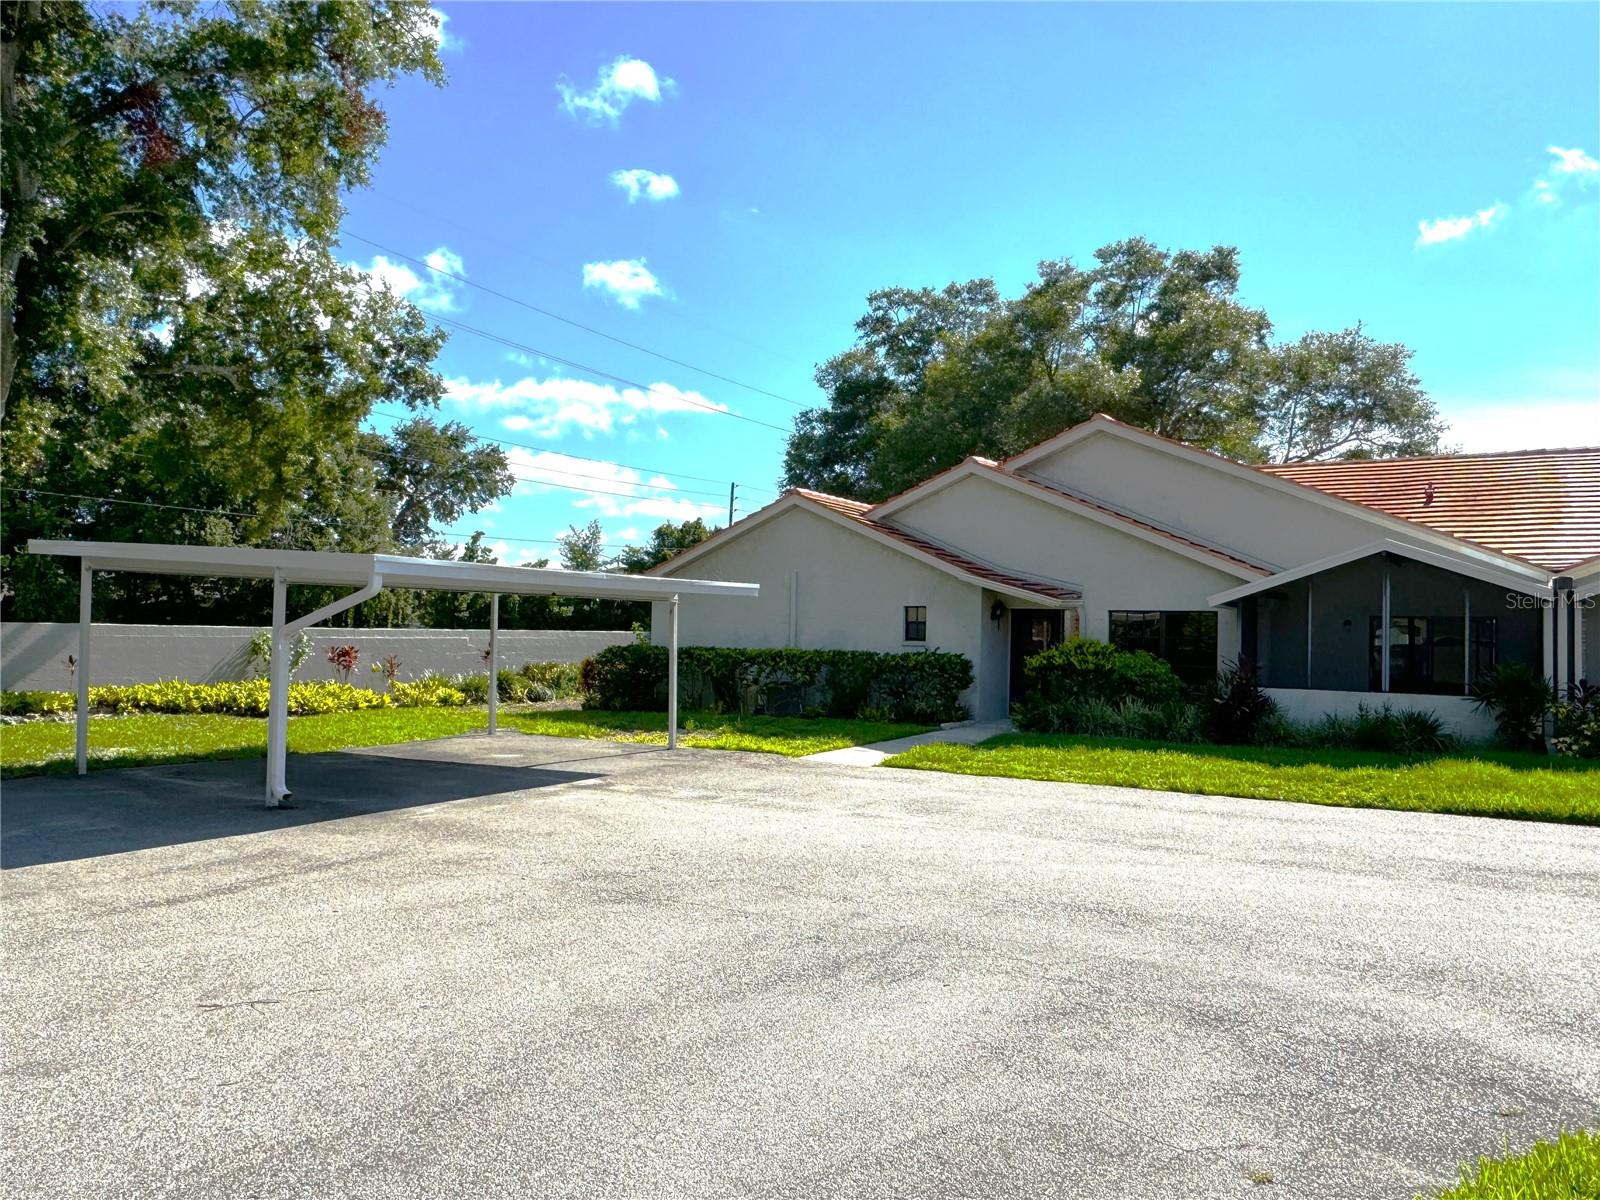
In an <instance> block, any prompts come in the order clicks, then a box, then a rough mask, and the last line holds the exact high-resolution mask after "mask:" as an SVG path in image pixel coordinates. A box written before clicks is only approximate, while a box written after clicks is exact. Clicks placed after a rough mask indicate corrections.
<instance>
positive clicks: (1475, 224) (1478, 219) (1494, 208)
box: [1417, 204, 1511, 246]
mask: <svg viewBox="0 0 1600 1200" xmlns="http://www.w3.org/2000/svg"><path fill="white" fill-rule="evenodd" d="M1510 211H1511V210H1510V209H1508V208H1507V207H1506V206H1505V205H1504V204H1494V205H1491V206H1490V207H1488V208H1480V209H1479V210H1478V211H1477V212H1475V213H1473V214H1472V215H1471V216H1470V217H1440V218H1439V219H1438V220H1437V221H1418V222H1417V245H1419V246H1437V245H1438V244H1439V243H1441V242H1453V241H1456V240H1457V239H1458V238H1464V237H1466V236H1467V234H1469V233H1471V232H1472V231H1473V230H1474V229H1487V228H1489V227H1490V226H1491V225H1494V224H1497V223H1498V222H1500V221H1502V220H1504V219H1505V216H1506V214H1507V213H1508V212H1510Z"/></svg>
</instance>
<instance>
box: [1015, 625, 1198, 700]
mask: <svg viewBox="0 0 1600 1200" xmlns="http://www.w3.org/2000/svg"><path fill="white" fill-rule="evenodd" d="M1023 670H1024V672H1025V673H1026V674H1027V678H1028V694H1029V695H1030V696H1037V697H1039V698H1040V699H1041V700H1042V701H1044V702H1054V703H1060V702H1063V701H1068V700H1103V701H1105V702H1106V703H1108V704H1114V703H1116V702H1117V701H1119V700H1123V699H1133V700H1140V701H1143V702H1145V703H1147V704H1165V703H1168V702H1169V701H1173V700H1177V699H1179V698H1180V697H1181V696H1182V695H1183V682H1182V681H1181V680H1180V679H1179V678H1178V677H1177V675H1175V674H1173V671H1172V667H1171V666H1169V665H1168V664H1167V663H1166V662H1165V661H1163V660H1162V659H1159V658H1157V657H1155V655H1153V654H1148V653H1146V652H1145V651H1143V650H1119V649H1117V648H1116V647H1115V646H1112V645H1109V644H1108V643H1106V642H1097V641H1094V640H1093V639H1092V638H1081V637H1075V638H1068V639H1067V640H1066V641H1064V642H1062V643H1061V644H1060V645H1059V646H1054V647H1052V648H1050V649H1049V650H1046V651H1044V652H1043V653H1042V654H1035V655H1034V656H1033V657H1032V658H1029V659H1028V660H1027V661H1026V662H1024V663H1023Z"/></svg>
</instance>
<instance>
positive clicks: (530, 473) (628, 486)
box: [506, 447, 721, 541]
mask: <svg viewBox="0 0 1600 1200" xmlns="http://www.w3.org/2000/svg"><path fill="white" fill-rule="evenodd" d="M506 457H507V459H508V460H509V462H510V466H511V473H512V474H513V475H515V476H517V484H516V490H517V491H518V492H519V493H522V494H524V495H542V494H548V493H550V492H552V491H562V492H567V493H570V494H571V495H572V496H573V497H574V498H573V500H572V505H573V507H574V508H578V509H582V510H584V511H585V512H586V513H591V512H592V513H594V514H596V515H598V516H602V517H607V518H612V519H618V518H621V519H626V518H628V517H634V516H644V517H657V518H662V519H670V520H676V521H684V520H688V519H689V518H691V517H698V516H706V515H708V514H709V513H711V512H712V511H720V508H721V506H720V505H719V504H714V503H711V502H709V501H702V500H689V499H687V498H685V497H682V496H674V495H673V494H672V493H673V492H674V491H676V487H675V485H674V484H673V483H672V481H671V480H670V479H667V478H666V477H665V476H662V475H657V476H655V477H654V478H652V479H650V480H648V481H646V480H644V479H642V478H641V477H640V475H639V472H638V471H635V470H634V469H633V468H632V467H624V466H621V465H620V464H618V463H608V462H596V461H594V460H592V459H587V458H572V457H570V456H569V455H565V454H558V453H556V452H555V451H552V450H541V451H539V452H538V453H532V452H530V451H527V450H523V449H520V448H517V447H512V448H511V449H510V450H508V451H507V453H506ZM638 533H639V531H638V530H637V529H628V530H623V531H622V532H620V533H618V534H616V535H614V537H613V538H612V539H611V540H613V541H614V540H617V539H621V540H625V541H626V540H631V539H633V538H636V537H638Z"/></svg>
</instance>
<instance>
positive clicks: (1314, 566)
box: [1206, 538, 1550, 607]
mask: <svg viewBox="0 0 1600 1200" xmlns="http://www.w3.org/2000/svg"><path fill="white" fill-rule="evenodd" d="M1385 553H1387V554H1396V555H1399V556H1400V557H1401V558H1409V559H1412V560H1413V561H1416V562H1421V563H1427V564H1428V565H1430V566H1435V567H1441V568H1443V569H1444V570H1447V571H1452V572H1454V573H1455V574H1457V575H1466V576H1468V577H1469V578H1472V579H1477V580H1481V581H1482V582H1484V583H1492V584H1495V585H1497V586H1499V587H1505V588H1510V589H1511V590H1512V591H1517V592H1522V593H1524V594H1526V595H1530V596H1535V595H1539V594H1541V593H1543V592H1545V591H1548V590H1549V587H1550V579H1549V576H1545V577H1544V578H1543V579H1537V580H1535V579H1528V578H1525V577H1524V576H1522V575H1514V574H1512V573H1510V572H1507V571H1502V570H1497V569H1495V568H1494V567H1492V566H1487V565H1485V564H1483V563H1479V562H1476V561H1474V560H1473V559H1471V558H1468V557H1466V556H1464V555H1460V554H1456V555H1450V554H1440V553H1438V552H1436V551H1434V550H1430V549H1427V548H1425V547H1422V546H1413V545H1409V544H1408V543H1406V542H1397V541H1395V540H1393V539H1392V538H1385V539H1384V540H1383V541H1380V542H1369V543H1367V544H1366V545H1364V546H1357V547H1355V548H1354V549H1351V550H1341V551H1340V552H1339V553H1337V554H1330V555H1328V556H1327V557H1326V558H1319V559H1317V560H1316V561H1315V562H1309V563H1303V564H1301V565H1300V566H1298V567H1291V568H1290V569H1289V570H1287V571H1279V572H1278V573H1277V574H1276V575H1269V576H1267V577H1266V578H1265V579H1257V580H1254V581H1252V582H1250V583H1246V584H1243V585H1241V586H1239V587H1236V588H1229V589H1228V590H1227V591H1223V592H1217V593H1215V594H1214V595H1211V596H1207V597H1206V603H1207V604H1210V605H1212V606H1213V607H1219V606H1221V605H1224V604H1232V603H1233V602H1234V601H1236V600H1243V599H1245V598H1246V597H1248V596H1254V595H1257V594H1259V593H1261V592H1265V591H1270V590H1271V589H1272V588H1274V587H1278V586H1281V585H1283V584H1286V583H1294V582H1296V581H1297V580H1301V579H1307V578H1309V577H1311V576H1313V575H1320V574H1322V573H1323V572H1324V571H1331V570H1333V569H1334V568H1335V567H1342V566H1344V565H1345V564H1346V563H1352V562H1356V561H1357V560H1359V559H1363V558H1370V557H1372V556H1373V555H1374V554H1385Z"/></svg>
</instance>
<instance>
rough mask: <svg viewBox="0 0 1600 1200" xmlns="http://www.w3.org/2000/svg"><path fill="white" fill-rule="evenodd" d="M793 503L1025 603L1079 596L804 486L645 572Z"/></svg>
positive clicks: (692, 554)
mask: <svg viewBox="0 0 1600 1200" xmlns="http://www.w3.org/2000/svg"><path fill="white" fill-rule="evenodd" d="M795 507H804V508H806V509H807V510H808V511H810V512H813V513H817V514H819V515H823V516H826V517H828V518H829V519H831V520H835V521H839V522H841V523H843V524H845V525H847V526H849V527H850V528H852V529H855V530H857V531H859V532H861V533H863V534H865V535H866V536H868V537H870V538H872V539H873V540H874V541H877V542H879V543H880V544H882V545H886V546H889V547H891V548H892V549H896V550H899V551H901V552H902V553H904V554H908V555H910V556H911V557H913V558H916V559H919V560H921V561H922V562H925V563H927V564H928V565H929V566H931V567H934V568H935V569H937V570H941V571H944V572H945V573H946V574H949V575H954V576H956V577H957V578H958V579H963V580H965V581H966V582H968V583H975V584H978V585H979V586H981V587H986V588H989V589H991V590H993V591H997V592H1002V593H1004V594H1006V595H1009V596H1011V597H1013V598H1014V599H1021V600H1025V601H1028V602H1030V603H1039V602H1044V603H1045V604H1046V605H1047V606H1049V607H1061V606H1063V605H1066V604H1076V603H1077V602H1078V601H1080V600H1082V599H1083V593H1082V592H1080V591H1078V590H1077V589H1076V588H1073V587H1069V586H1067V585H1066V584H1062V583H1057V582H1052V581H1050V580H1042V579H1030V578H1027V577H1025V576H1021V575H1015V574H1012V573H1011V572H1009V571H1005V570H1002V569H1000V568H999V567H994V566H990V565H989V564H988V563H984V562H979V561H978V560H977V559H974V558H969V557H968V556H966V555H964V554H960V553H958V552H956V551H954V550H951V549H950V548H948V547H946V546H941V545H939V544H938V543H936V542H932V541H930V540H928V539H927V538H923V537H918V536H917V535H915V534H911V533H907V532H906V531H905V530H903V529H896V528H895V527H894V526H892V525H882V524H879V523H877V522H876V521H873V520H871V519H870V518H869V517H868V516H867V511H868V510H869V509H870V508H871V507H872V506H871V505H870V504H863V503H861V502H860V501H859V500H847V499H845V498H844V497H843V496H830V495H829V494H828V493H826V492H814V491H811V490H810V489H809V488H791V489H790V490H789V491H786V492H784V493H783V495H781V496H779V497H778V499H777V500H775V501H773V502H772V503H771V504H769V505H767V506H766V507H765V508H762V509H760V510H759V511H757V512H754V513H751V514H750V515H749V516H748V517H746V518H745V519H744V520H742V521H738V522H735V523H734V524H732V525H730V526H728V527H727V528H726V529H719V530H718V531H717V532H716V533H714V534H712V535H711V536H710V537H709V538H707V539H706V540H705V541H703V542H701V543H700V544H699V545H697V546H692V547H690V548H689V549H688V550H685V551H683V552H682V553H681V554H677V555H674V556H673V557H672V558H669V559H668V560H667V561H666V562H664V563H661V564H659V565H658V566H655V567H652V568H651V569H650V570H649V571H646V572H645V574H647V575H664V574H666V573H668V571H670V570H672V569H674V568H677V567H682V566H686V565H688V563H689V562H691V561H693V560H694V559H696V558H698V557H700V555H701V554H703V553H705V552H707V551H709V550H711V549H713V548H715V547H720V546H725V545H727V544H728V542H730V541H732V540H734V539H735V538H738V537H741V536H743V535H744V534H746V533H749V532H750V531H751V530H753V529H756V528H759V527H760V526H762V525H764V524H766V523H767V522H768V521H769V520H771V519H772V518H774V517H776V516H778V515H779V514H780V513H783V512H786V511H787V510H789V509H791V508H795Z"/></svg>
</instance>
